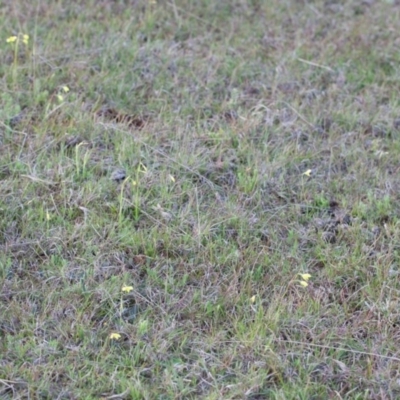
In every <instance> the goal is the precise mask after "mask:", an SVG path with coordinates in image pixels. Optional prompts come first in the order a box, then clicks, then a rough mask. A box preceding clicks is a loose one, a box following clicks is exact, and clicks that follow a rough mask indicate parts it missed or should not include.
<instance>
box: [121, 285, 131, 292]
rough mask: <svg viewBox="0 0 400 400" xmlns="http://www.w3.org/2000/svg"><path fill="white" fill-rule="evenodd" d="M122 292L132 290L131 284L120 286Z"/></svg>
mask: <svg viewBox="0 0 400 400" xmlns="http://www.w3.org/2000/svg"><path fill="white" fill-rule="evenodd" d="M121 290H122V291H123V292H126V293H129V292H132V290H133V286H122V289H121Z"/></svg>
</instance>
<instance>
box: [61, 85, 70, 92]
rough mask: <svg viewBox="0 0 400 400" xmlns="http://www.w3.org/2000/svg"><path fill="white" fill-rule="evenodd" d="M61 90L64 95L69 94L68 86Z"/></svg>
mask: <svg viewBox="0 0 400 400" xmlns="http://www.w3.org/2000/svg"><path fill="white" fill-rule="evenodd" d="M61 89H62V90H63V92H64V93H68V92H69V87H68V86H63V87H62V88H61Z"/></svg>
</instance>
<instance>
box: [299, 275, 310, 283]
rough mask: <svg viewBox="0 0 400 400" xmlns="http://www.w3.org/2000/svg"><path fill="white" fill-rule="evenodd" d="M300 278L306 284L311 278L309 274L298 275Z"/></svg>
mask: <svg viewBox="0 0 400 400" xmlns="http://www.w3.org/2000/svg"><path fill="white" fill-rule="evenodd" d="M299 275H300V276H301V279H303V281H306V282H308V280H309V279H310V278H311V275H310V274H299Z"/></svg>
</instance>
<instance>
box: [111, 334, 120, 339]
mask: <svg viewBox="0 0 400 400" xmlns="http://www.w3.org/2000/svg"><path fill="white" fill-rule="evenodd" d="M110 339H111V340H119V339H121V335H120V334H119V333H115V332H114V333H111V334H110Z"/></svg>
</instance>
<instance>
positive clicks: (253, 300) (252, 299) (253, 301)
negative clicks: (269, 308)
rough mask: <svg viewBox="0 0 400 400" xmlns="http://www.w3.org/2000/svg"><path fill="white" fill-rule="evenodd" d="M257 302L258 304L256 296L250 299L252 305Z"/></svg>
mask: <svg viewBox="0 0 400 400" xmlns="http://www.w3.org/2000/svg"><path fill="white" fill-rule="evenodd" d="M255 302H256V296H255V295H254V296H252V297H250V303H251V304H254V303H255Z"/></svg>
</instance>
